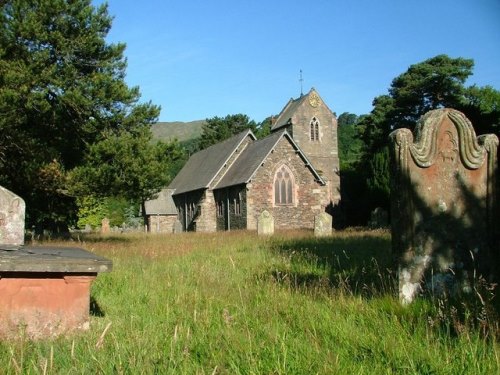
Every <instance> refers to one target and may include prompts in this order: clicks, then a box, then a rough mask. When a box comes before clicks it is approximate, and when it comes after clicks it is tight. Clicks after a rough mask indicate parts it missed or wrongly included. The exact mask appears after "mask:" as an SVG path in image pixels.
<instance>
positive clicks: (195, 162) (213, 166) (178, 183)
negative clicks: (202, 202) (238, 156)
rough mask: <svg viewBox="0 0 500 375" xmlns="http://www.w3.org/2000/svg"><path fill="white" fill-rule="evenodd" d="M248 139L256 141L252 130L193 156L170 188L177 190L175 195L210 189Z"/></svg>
mask: <svg viewBox="0 0 500 375" xmlns="http://www.w3.org/2000/svg"><path fill="white" fill-rule="evenodd" d="M246 137H251V138H252V139H253V140H255V139H256V137H255V135H254V134H253V133H252V131H251V130H246V131H244V132H242V133H239V134H237V135H235V136H233V137H231V138H229V139H226V140H225V141H223V142H220V143H217V144H215V145H213V146H210V147H208V148H206V149H205V150H201V151H199V152H197V153H196V154H194V155H192V156H191V157H190V158H189V160H188V161H187V163H186V165H184V167H183V168H182V169H181V171H180V172H179V173H178V174H177V176H175V178H174V180H173V181H172V182H171V183H170V185H169V186H168V188H169V189H175V192H174V194H173V195H176V194H181V193H186V192H188V191H194V190H199V189H207V188H209V187H210V184H211V183H212V181H213V179H214V178H215V177H216V176H217V174H218V173H219V172H220V170H221V169H222V168H223V167H224V165H225V164H226V163H227V162H228V160H229V158H230V157H231V155H232V154H233V153H234V152H235V151H236V150H237V149H238V147H239V146H240V145H241V143H242V142H243V141H244V140H245V138H246Z"/></svg>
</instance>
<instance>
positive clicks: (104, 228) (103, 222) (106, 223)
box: [101, 217, 111, 234]
mask: <svg viewBox="0 0 500 375" xmlns="http://www.w3.org/2000/svg"><path fill="white" fill-rule="evenodd" d="M110 231H111V228H110V226H109V219H108V218H107V217H105V218H104V219H102V220H101V233H102V234H106V233H109V232H110Z"/></svg>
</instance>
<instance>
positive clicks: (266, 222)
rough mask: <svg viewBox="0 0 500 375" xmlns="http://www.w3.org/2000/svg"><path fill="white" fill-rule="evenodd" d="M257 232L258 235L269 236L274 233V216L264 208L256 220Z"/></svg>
mask: <svg viewBox="0 0 500 375" xmlns="http://www.w3.org/2000/svg"><path fill="white" fill-rule="evenodd" d="M257 234H258V235H259V236H261V235H263V236H269V235H272V234H274V218H273V216H272V215H271V214H270V213H269V211H267V210H264V211H262V213H261V214H260V215H259V219H258V220H257Z"/></svg>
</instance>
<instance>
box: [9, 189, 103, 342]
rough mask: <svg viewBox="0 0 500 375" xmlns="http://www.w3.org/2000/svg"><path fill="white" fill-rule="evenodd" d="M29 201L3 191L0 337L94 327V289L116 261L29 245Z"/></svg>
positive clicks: (38, 335) (40, 335)
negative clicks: (91, 313)
mask: <svg viewBox="0 0 500 375" xmlns="http://www.w3.org/2000/svg"><path fill="white" fill-rule="evenodd" d="M24 213H25V203H24V201H23V200H22V199H21V198H20V197H18V196H16V195H15V194H13V193H12V192H10V191H8V190H6V189H4V188H3V187H0V338H4V337H15V336H17V335H18V334H19V333H21V332H22V333H24V334H26V335H27V336H28V337H29V338H32V339H40V338H47V337H53V336H57V335H59V334H63V333H67V332H70V331H73V330H78V329H86V328H88V326H89V308H90V285H91V283H92V281H93V280H94V279H95V278H96V276H97V274H98V273H100V272H109V271H111V267H112V264H111V261H110V260H108V259H105V258H102V257H100V256H97V255H95V254H92V253H90V252H88V251H85V250H83V249H78V248H59V247H58V248H52V247H35V246H24Z"/></svg>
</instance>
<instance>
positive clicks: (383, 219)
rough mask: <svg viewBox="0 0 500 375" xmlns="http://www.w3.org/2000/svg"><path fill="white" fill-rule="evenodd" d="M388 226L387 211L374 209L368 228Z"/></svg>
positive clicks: (378, 208)
mask: <svg viewBox="0 0 500 375" xmlns="http://www.w3.org/2000/svg"><path fill="white" fill-rule="evenodd" d="M388 225H389V220H388V215H387V211H386V210H384V209H383V208H381V207H377V208H375V209H374V210H373V211H372V213H371V215H370V221H369V222H368V226H369V227H370V228H371V229H377V228H386V227H387V226H388Z"/></svg>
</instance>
